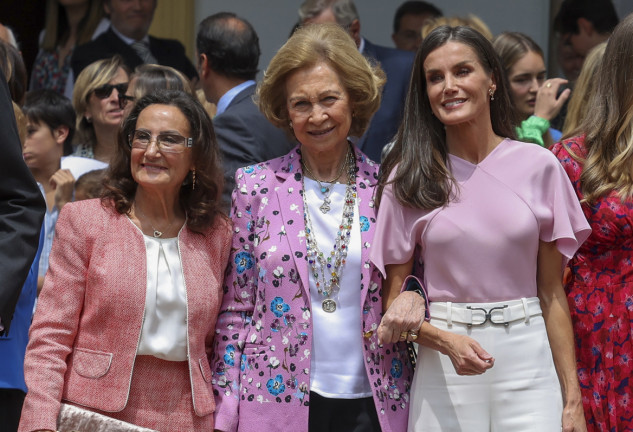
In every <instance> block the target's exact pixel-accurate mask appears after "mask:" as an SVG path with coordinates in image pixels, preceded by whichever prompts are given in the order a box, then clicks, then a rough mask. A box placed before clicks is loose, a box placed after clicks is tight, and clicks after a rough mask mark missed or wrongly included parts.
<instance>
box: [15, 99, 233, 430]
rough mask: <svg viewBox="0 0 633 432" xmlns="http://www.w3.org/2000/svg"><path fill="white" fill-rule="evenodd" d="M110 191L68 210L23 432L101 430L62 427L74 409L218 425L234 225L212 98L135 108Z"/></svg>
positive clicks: (47, 291) (32, 349)
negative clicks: (223, 306) (217, 380)
mask: <svg viewBox="0 0 633 432" xmlns="http://www.w3.org/2000/svg"><path fill="white" fill-rule="evenodd" d="M105 189H106V190H105V192H104V194H103V195H102V197H101V199H93V200H85V201H79V202H74V203H70V204H67V205H66V206H65V207H64V209H63V210H62V212H61V214H60V216H59V220H58V222H57V236H56V238H55V242H54V244H53V249H52V252H51V256H50V267H49V273H48V275H47V277H46V281H45V282H44V288H43V290H42V293H41V295H40V300H39V304H38V309H37V312H36V313H35V318H34V321H33V325H32V327H31V340H30V342H29V347H28V349H27V354H26V360H25V375H26V383H27V387H28V389H29V392H28V395H27V397H26V400H25V404H24V409H23V411H22V420H21V424H20V431H36V430H50V431H52V430H58V429H59V430H97V429H96V426H92V428H90V427H87V426H86V425H84V426H83V428H82V427H78V426H77V425H76V424H70V423H65V424H64V425H60V424H58V423H57V419H58V415H59V414H60V412H61V413H62V414H65V413H68V412H72V411H73V410H74V411H77V410H83V411H82V414H81V415H82V416H83V417H87V416H90V415H101V416H104V417H105V418H106V419H107V421H115V420H114V419H116V420H117V421H118V420H120V421H125V422H128V423H133V424H136V425H138V426H141V427H145V428H150V429H153V430H160V431H198V430H209V431H210V430H213V429H214V421H213V411H214V409H215V403H214V397H213V391H212V388H211V369H210V367H209V358H210V356H211V351H212V350H211V341H212V340H213V335H214V331H215V322H216V318H217V313H218V308H219V305H220V302H221V299H222V288H221V283H222V279H223V275H224V271H225V267H226V265H227V261H228V257H229V250H230V247H231V225H230V222H229V221H228V219H227V218H226V217H225V216H223V215H222V213H221V211H220V207H219V198H220V193H221V191H222V170H221V169H220V167H219V156H218V149H217V143H216V140H215V135H214V133H213V126H212V123H211V120H210V119H209V116H208V115H207V114H206V112H205V110H204V108H203V107H202V106H201V105H200V103H199V102H198V101H197V100H196V99H195V98H194V97H192V96H191V95H189V94H187V93H184V92H181V91H157V92H155V93H154V94H152V95H147V96H145V97H143V98H141V99H140V100H138V101H136V104H135V106H134V108H133V109H132V111H131V113H130V115H129V116H128V117H127V118H126V120H125V122H124V124H123V126H122V129H121V132H120V134H119V136H118V146H117V149H116V154H115V157H114V159H113V160H112V163H111V165H110V168H109V171H108V174H107V177H106V180H105ZM60 403H61V404H62V405H61V406H60ZM101 420H103V418H101V419H100V420H99V421H101ZM62 426H63V427H62ZM111 429H114V426H111ZM99 430H102V429H99ZM103 430H105V429H103ZM108 430H110V429H108ZM117 430H118V429H117Z"/></svg>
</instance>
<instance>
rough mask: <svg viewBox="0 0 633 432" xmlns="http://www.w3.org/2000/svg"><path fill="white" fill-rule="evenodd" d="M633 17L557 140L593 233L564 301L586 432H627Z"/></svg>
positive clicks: (631, 390) (631, 334)
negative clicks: (577, 132)
mask: <svg viewBox="0 0 633 432" xmlns="http://www.w3.org/2000/svg"><path fill="white" fill-rule="evenodd" d="M632 39H633V15H629V16H628V18H626V19H625V20H624V21H622V23H621V24H620V25H619V26H618V27H617V28H616V29H615V31H614V33H613V34H612V35H611V38H610V39H609V43H608V45H607V48H606V52H605V54H604V58H603V63H602V66H601V69H600V72H599V73H598V74H597V76H596V79H598V87H597V89H596V93H595V94H594V96H593V99H592V100H591V102H590V104H591V106H592V107H594V109H593V111H592V113H591V115H590V116H589V118H587V119H585V121H584V124H583V125H582V126H581V130H582V132H583V133H584V135H582V136H579V137H575V138H571V139H568V140H565V141H563V142H562V143H560V144H556V145H554V146H553V147H552V151H553V152H554V154H555V155H556V156H557V157H558V159H559V160H560V162H561V163H562V164H563V166H564V167H565V170H566V171H567V174H568V175H569V178H570V179H571V181H572V183H573V184H574V188H575V190H576V193H577V194H578V198H579V199H580V200H581V202H582V204H583V210H584V212H585V216H586V217H587V220H588V221H589V223H590V225H591V228H592V230H593V232H592V234H591V236H590V237H589V239H588V240H587V241H585V243H584V244H583V245H582V247H581V248H580V249H579V250H578V252H577V254H576V256H575V257H574V258H573V260H572V261H571V262H570V264H569V266H570V269H571V276H572V277H571V280H570V281H569V282H568V283H567V286H566V290H567V298H568V300H569V308H570V311H571V315H572V320H573V324H574V334H575V339H576V341H575V342H576V357H577V363H578V377H579V381H580V387H581V390H582V393H583V405H584V408H585V417H586V420H587V427H588V430H589V431H601V432H606V431H609V432H612V431H613V432H622V431H633V342H632V339H633V81H631V70H632V69H633V64H632V63H633V62H632V59H633V44H631V42H630V41H631V40H632Z"/></svg>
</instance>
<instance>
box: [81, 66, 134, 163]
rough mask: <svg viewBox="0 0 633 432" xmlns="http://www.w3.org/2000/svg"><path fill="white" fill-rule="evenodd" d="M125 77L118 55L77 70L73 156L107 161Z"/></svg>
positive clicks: (113, 145)
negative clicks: (78, 71) (75, 128)
mask: <svg viewBox="0 0 633 432" xmlns="http://www.w3.org/2000/svg"><path fill="white" fill-rule="evenodd" d="M128 81H129V72H128V70H127V67H126V66H125V64H124V63H123V59H121V57H119V56H118V55H117V56H114V57H112V58H109V59H104V60H98V61H96V62H94V63H92V64H90V65H89V66H88V67H86V68H85V69H84V70H83V71H81V73H80V74H79V76H78V77H77V82H76V83H75V90H74V92H73V107H74V108H75V112H76V113H77V134H76V136H75V144H76V150H75V153H74V155H75V156H81V157H87V158H92V159H98V160H100V161H102V162H106V163H109V162H110V161H111V159H112V157H113V156H114V154H115V152H116V147H117V133H118V130H119V126H120V125H121V122H122V121H123V117H124V114H123V109H122V108H121V106H120V105H119V96H120V95H124V94H125V92H126V91H127V87H128Z"/></svg>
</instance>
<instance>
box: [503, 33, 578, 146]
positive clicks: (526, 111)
mask: <svg viewBox="0 0 633 432" xmlns="http://www.w3.org/2000/svg"><path fill="white" fill-rule="evenodd" d="M492 43H493V46H494V48H495V51H496V52H497V54H498V55H499V58H500V59H501V64H502V65H503V69H504V71H505V73H506V76H507V77H508V81H509V82H510V95H511V97H512V102H513V105H514V109H515V110H516V115H517V120H518V121H519V122H520V123H519V125H518V126H517V136H518V138H519V140H521V141H527V142H533V143H536V144H539V145H541V146H545V147H549V146H550V145H552V144H553V143H555V142H557V141H559V140H560V136H561V132H560V131H558V130H556V129H550V127H549V126H550V123H549V122H550V120H551V119H553V118H554V117H556V115H558V113H559V111H560V109H561V108H562V106H563V105H564V104H565V102H566V101H567V98H569V93H570V90H569V89H565V90H563V91H562V92H561V93H560V95H558V90H559V88H560V86H561V85H564V84H566V83H567V80H564V79H562V78H552V79H549V80H545V78H546V74H547V71H546V69H545V62H544V60H543V51H542V50H541V48H540V47H539V46H538V45H537V44H536V42H534V41H533V40H532V39H531V38H530V37H529V36H526V35H524V34H522V33H517V32H504V33H501V34H500V35H498V36H496V37H495V38H494V39H493V41H492ZM557 96H558V97H557Z"/></svg>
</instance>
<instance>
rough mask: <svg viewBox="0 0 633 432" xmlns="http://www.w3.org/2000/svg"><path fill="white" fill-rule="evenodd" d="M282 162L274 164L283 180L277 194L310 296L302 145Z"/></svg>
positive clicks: (291, 243) (280, 209) (281, 213)
mask: <svg viewBox="0 0 633 432" xmlns="http://www.w3.org/2000/svg"><path fill="white" fill-rule="evenodd" d="M278 160H279V161H280V162H279V165H278V166H276V167H271V168H272V169H273V171H274V172H275V175H276V176H277V179H278V181H279V187H278V188H277V190H276V191H275V192H276V195H277V200H278V204H279V213H280V216H281V220H282V223H283V227H284V229H283V231H282V232H284V233H285V237H286V239H287V240H288V245H289V247H290V252H291V254H292V259H293V260H294V263H295V267H296V268H297V271H298V272H299V277H300V278H301V286H302V289H303V291H304V295H305V296H307V298H310V278H309V276H308V263H307V261H306V256H305V255H306V243H305V224H304V221H303V211H304V207H303V195H302V193H303V183H302V181H301V179H302V176H303V173H302V170H301V162H300V161H301V154H300V151H299V146H297V147H295V148H294V150H292V151H291V152H290V153H288V155H287V156H285V157H284V158H281V159H278Z"/></svg>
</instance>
